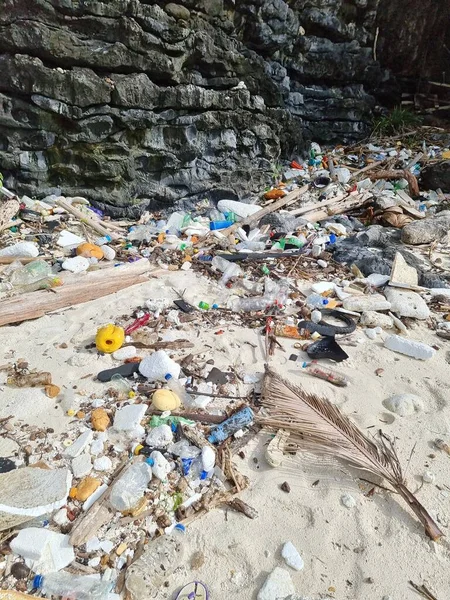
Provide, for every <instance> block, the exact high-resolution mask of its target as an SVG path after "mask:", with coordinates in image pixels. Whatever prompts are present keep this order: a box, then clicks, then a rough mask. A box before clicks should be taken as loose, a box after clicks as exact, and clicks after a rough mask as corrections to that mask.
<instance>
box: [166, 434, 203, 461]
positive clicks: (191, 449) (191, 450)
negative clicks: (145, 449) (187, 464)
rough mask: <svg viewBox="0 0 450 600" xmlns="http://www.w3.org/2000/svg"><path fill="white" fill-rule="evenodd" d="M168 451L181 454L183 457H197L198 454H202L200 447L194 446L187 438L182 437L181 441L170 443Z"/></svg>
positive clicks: (177, 454) (176, 454)
mask: <svg viewBox="0 0 450 600" xmlns="http://www.w3.org/2000/svg"><path fill="white" fill-rule="evenodd" d="M167 451H168V452H170V453H171V454H174V455H175V456H179V457H180V458H181V459H183V458H197V456H198V455H199V454H200V448H197V446H192V445H191V444H190V443H189V442H188V440H186V439H182V440H180V441H179V442H175V443H174V444H170V446H169V447H168V448H167Z"/></svg>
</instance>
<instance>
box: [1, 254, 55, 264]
mask: <svg viewBox="0 0 450 600" xmlns="http://www.w3.org/2000/svg"><path fill="white" fill-rule="evenodd" d="M51 258H52V257H51V256H0V265H10V264H11V263H13V262H16V260H18V261H19V262H21V263H22V264H24V265H26V264H28V263H30V262H33V261H34V260H50V259H51Z"/></svg>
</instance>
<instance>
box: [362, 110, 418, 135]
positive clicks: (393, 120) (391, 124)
mask: <svg viewBox="0 0 450 600" xmlns="http://www.w3.org/2000/svg"><path fill="white" fill-rule="evenodd" d="M421 123H422V117H420V116H419V115H417V114H416V113H413V112H412V111H410V110H408V109H406V108H402V107H401V106H397V107H396V108H394V109H393V110H392V111H391V112H390V113H389V114H388V115H384V116H382V117H378V118H377V119H374V122H373V129H372V136H376V137H382V136H390V135H398V134H401V133H406V132H407V131H411V130H412V129H414V128H415V127H418V126H419V125H421Z"/></svg>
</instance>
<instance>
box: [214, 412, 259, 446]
mask: <svg viewBox="0 0 450 600" xmlns="http://www.w3.org/2000/svg"><path fill="white" fill-rule="evenodd" d="M254 418H255V415H254V414H253V411H252V409H251V408H249V407H247V408H244V409H242V410H240V411H239V412H237V413H235V414H234V415H233V416H232V417H230V418H229V419H227V420H226V421H224V422H223V423H221V424H220V425H217V427H214V429H213V430H212V431H211V432H210V434H209V436H208V442H209V443H210V444H219V443H220V442H224V441H225V440H227V439H228V438H229V437H231V436H232V435H233V433H236V431H239V429H242V428H243V427H246V426H247V425H250V423H251V422H252V421H253V419H254Z"/></svg>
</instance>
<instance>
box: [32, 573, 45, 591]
mask: <svg viewBox="0 0 450 600" xmlns="http://www.w3.org/2000/svg"><path fill="white" fill-rule="evenodd" d="M43 580H44V578H43V577H42V575H35V576H34V578H33V588H41V587H42V582H43Z"/></svg>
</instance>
